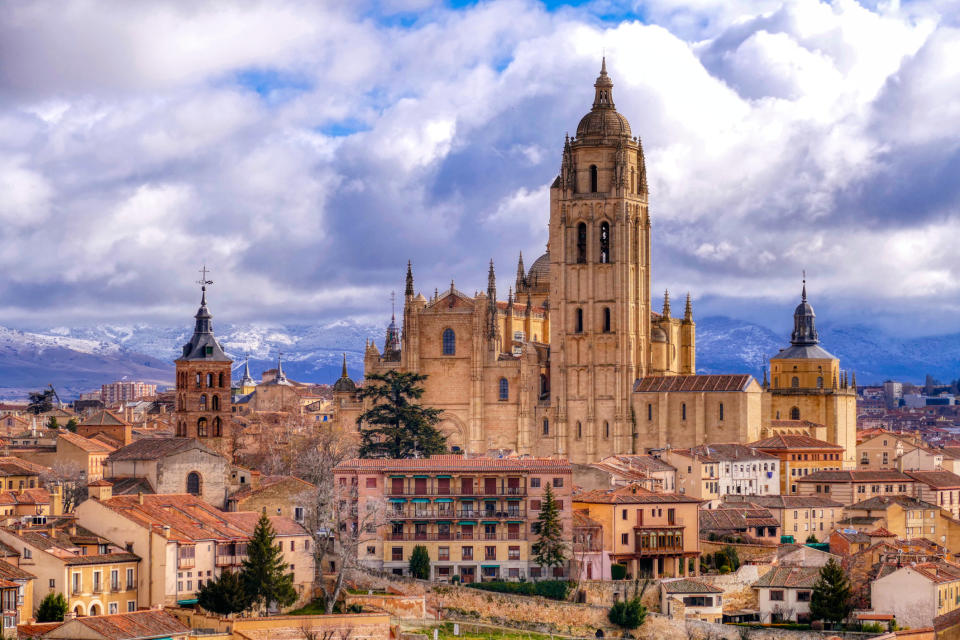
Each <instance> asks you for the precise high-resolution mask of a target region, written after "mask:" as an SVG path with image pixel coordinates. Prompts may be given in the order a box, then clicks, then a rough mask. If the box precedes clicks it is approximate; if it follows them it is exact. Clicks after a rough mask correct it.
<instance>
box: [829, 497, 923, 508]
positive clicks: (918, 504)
mask: <svg viewBox="0 0 960 640" xmlns="http://www.w3.org/2000/svg"><path fill="white" fill-rule="evenodd" d="M892 504H897V505H900V506H901V507H903V508H904V509H937V510H939V509H940V507H938V506H937V505H935V504H930V503H929V502H925V501H923V500H918V499H916V498H912V497H910V496H877V497H876V498H868V499H866V500H863V501H861V502H857V503H855V504H852V505H850V506H848V507H847V509H850V510H851V511H878V510H884V511H885V510H886V509H887V508H888V507H889V506H890V505H892Z"/></svg>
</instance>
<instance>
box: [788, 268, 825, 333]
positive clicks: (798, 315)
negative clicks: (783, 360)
mask: <svg viewBox="0 0 960 640" xmlns="http://www.w3.org/2000/svg"><path fill="white" fill-rule="evenodd" d="M806 276H807V274H806V272H804V274H803V288H802V289H801V291H800V304H798V305H797V308H796V309H794V311H793V334H792V335H791V336H790V343H791V344H793V345H794V346H798V347H805V346H812V345H815V344H817V343H819V342H820V338H819V336H818V335H817V324H816V317H817V316H816V314H815V313H814V312H813V307H812V306H810V303H808V302H807V277H806Z"/></svg>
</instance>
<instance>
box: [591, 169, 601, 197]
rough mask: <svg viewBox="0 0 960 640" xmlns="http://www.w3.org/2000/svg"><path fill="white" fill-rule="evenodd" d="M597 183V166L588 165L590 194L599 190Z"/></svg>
mask: <svg viewBox="0 0 960 640" xmlns="http://www.w3.org/2000/svg"><path fill="white" fill-rule="evenodd" d="M598 182H599V180H598V172H597V165H595V164H592V165H590V193H596V192H597V191H598V190H599V189H598V187H599V185H598V184H597V183H598Z"/></svg>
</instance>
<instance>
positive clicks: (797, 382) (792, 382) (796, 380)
mask: <svg viewBox="0 0 960 640" xmlns="http://www.w3.org/2000/svg"><path fill="white" fill-rule="evenodd" d="M790 386H791V387H793V388H794V389H796V388H797V387H799V386H800V378H798V377H797V376H793V377H792V378H790Z"/></svg>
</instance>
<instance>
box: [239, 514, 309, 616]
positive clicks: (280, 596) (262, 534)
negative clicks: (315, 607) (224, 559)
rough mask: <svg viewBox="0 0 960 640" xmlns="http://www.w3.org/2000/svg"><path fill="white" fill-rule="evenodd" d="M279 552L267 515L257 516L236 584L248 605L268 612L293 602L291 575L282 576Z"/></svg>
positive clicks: (293, 591) (281, 561) (284, 571)
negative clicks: (240, 586) (241, 590)
mask: <svg viewBox="0 0 960 640" xmlns="http://www.w3.org/2000/svg"><path fill="white" fill-rule="evenodd" d="M286 569H287V565H286V563H285V562H284V561H283V550H282V549H281V548H280V547H278V546H277V544H276V534H275V533H274V531H273V525H271V524H270V519H269V518H268V517H267V514H265V513H264V514H261V516H260V520H258V521H257V526H256V528H255V529H254V530H253V536H251V538H250V541H249V542H248V543H247V559H246V560H244V561H243V569H242V570H241V572H240V581H241V582H242V583H243V589H244V591H245V592H246V594H247V598H249V601H250V603H251V604H259V605H260V606H261V607H262V608H263V609H269V608H270V605H271V604H276V605H277V607H279V608H283V607H289V606H290V605H292V604H293V603H294V602H296V601H297V592H296V590H295V589H294V588H293V574H292V573H286Z"/></svg>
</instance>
